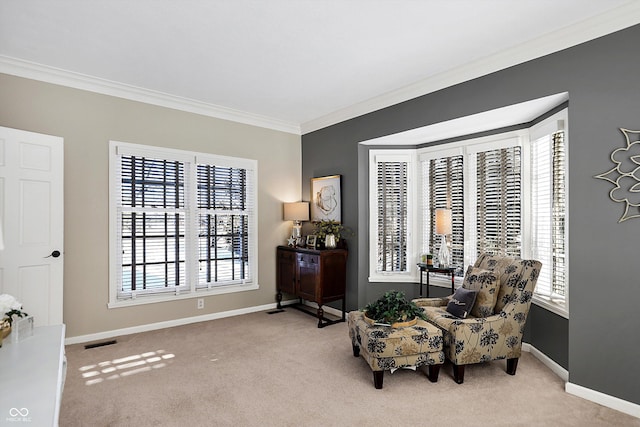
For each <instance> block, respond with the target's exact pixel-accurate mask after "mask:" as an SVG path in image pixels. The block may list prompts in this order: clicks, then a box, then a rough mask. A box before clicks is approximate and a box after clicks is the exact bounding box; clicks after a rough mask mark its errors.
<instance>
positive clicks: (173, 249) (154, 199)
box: [119, 156, 186, 295]
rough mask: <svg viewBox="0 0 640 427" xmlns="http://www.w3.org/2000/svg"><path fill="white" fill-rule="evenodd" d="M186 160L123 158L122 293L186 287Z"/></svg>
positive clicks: (128, 293)
mask: <svg viewBox="0 0 640 427" xmlns="http://www.w3.org/2000/svg"><path fill="white" fill-rule="evenodd" d="M184 169H185V166H184V164H183V163H182V162H178V161H168V160H163V159H150V158H145V157H136V156H122V159H121V200H120V209H121V237H120V238H121V247H122V277H121V286H120V288H119V292H120V294H125V295H135V294H136V293H138V292H147V293H148V292H154V291H156V292H160V291H166V290H171V289H173V290H174V291H175V290H177V289H178V288H179V287H182V286H184V285H185V221H186V212H185V209H184V208H185V199H184V193H185V192H184Z"/></svg>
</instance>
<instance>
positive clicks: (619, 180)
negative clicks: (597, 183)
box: [595, 128, 640, 222]
mask: <svg viewBox="0 0 640 427" xmlns="http://www.w3.org/2000/svg"><path fill="white" fill-rule="evenodd" d="M620 131H622V133H623V134H624V137H625V139H626V140H627V145H626V147H622V148H618V149H616V150H614V151H613V152H612V153H611V161H612V162H613V163H615V166H614V167H613V169H611V170H609V171H607V172H605V173H602V174H600V175H596V176H595V178H598V179H604V180H605V181H609V182H610V183H612V184H613V185H614V188H612V189H611V190H610V191H609V198H610V199H611V200H613V201H614V202H616V203H624V213H623V214H622V216H621V217H620V219H619V220H618V222H622V221H626V220H628V219H631V218H640V192H638V188H640V163H639V162H638V161H637V160H635V159H637V158H638V157H639V156H640V131H635V130H629V129H623V128H620ZM632 134H635V137H633V138H632V137H631V135H632ZM631 139H634V141H633V142H632V141H631Z"/></svg>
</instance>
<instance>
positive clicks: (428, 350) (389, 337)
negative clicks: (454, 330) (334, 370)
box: [347, 311, 444, 389]
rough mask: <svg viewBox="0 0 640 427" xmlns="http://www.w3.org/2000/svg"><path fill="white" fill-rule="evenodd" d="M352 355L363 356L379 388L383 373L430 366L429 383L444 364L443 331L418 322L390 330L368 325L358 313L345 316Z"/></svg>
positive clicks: (386, 327)
mask: <svg viewBox="0 0 640 427" xmlns="http://www.w3.org/2000/svg"><path fill="white" fill-rule="evenodd" d="M347 324H348V327H349V336H350V337H351V344H352V346H353V355H354V356H355V357H358V356H360V355H361V356H362V357H363V358H364V360H366V361H367V363H368V364H369V366H370V367H371V370H372V371H373V383H374V385H375V387H376V388H377V389H380V388H382V381H383V379H384V371H385V370H396V369H398V368H405V367H416V368H418V367H420V366H423V365H428V366H429V380H430V381H431V382H436V381H438V373H439V372H440V366H441V365H442V364H443V363H444V352H443V351H442V332H441V331H440V329H439V328H437V327H436V326H434V325H432V324H430V323H427V322H425V321H424V320H421V319H418V321H417V323H416V324H415V325H413V326H408V327H404V328H392V327H390V326H377V325H371V324H370V323H369V322H367V321H366V320H365V318H364V314H363V313H362V312H361V311H352V312H350V313H349V314H348V316H347Z"/></svg>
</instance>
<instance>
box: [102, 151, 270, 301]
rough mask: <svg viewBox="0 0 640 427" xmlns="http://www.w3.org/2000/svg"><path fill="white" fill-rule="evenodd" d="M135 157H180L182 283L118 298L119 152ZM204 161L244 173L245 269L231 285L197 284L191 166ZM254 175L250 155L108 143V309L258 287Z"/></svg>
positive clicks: (194, 167)
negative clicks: (246, 201)
mask: <svg viewBox="0 0 640 427" xmlns="http://www.w3.org/2000/svg"><path fill="white" fill-rule="evenodd" d="M127 155H135V156H140V157H148V158H152V159H166V160H171V161H180V162H183V163H184V164H185V171H184V181H185V195H184V198H185V208H184V211H185V212H186V217H185V218H186V219H185V244H186V247H185V251H186V253H185V276H186V283H185V285H184V286H180V287H177V288H175V289H172V290H169V291H164V290H163V291H158V292H152V293H144V294H135V293H134V294H133V295H131V296H130V297H128V298H123V297H121V296H119V293H118V287H119V286H120V285H121V283H120V282H121V277H122V249H121V247H120V244H119V242H120V239H119V234H118V233H120V221H121V216H120V214H119V209H120V208H119V205H120V198H121V192H120V188H121V182H122V178H121V172H120V170H121V156H127ZM198 164H208V165H216V166H221V167H233V168H243V169H246V170H247V171H248V172H250V173H249V174H248V176H247V187H248V188H250V189H252V191H248V194H247V197H248V198H249V197H251V198H252V200H250V201H249V204H250V205H251V206H252V209H251V210H250V212H249V215H248V216H249V225H248V228H249V231H248V236H249V238H248V241H249V244H248V252H249V271H248V274H247V276H248V279H247V280H244V281H237V282H233V283H228V284H227V283H225V284H221V285H216V286H210V285H209V286H203V284H199V283H198V280H199V274H198V268H199V266H198V257H199V254H198V215H199V209H198V205H197V165H198ZM257 174H258V162H257V161H256V160H252V159H242V158H236V157H228V156H218V155H213V154H207V153H197V152H192V151H185V150H177V149H170V148H162V147H153V146H146V145H140V144H131V143H127V142H120V141H110V142H109V303H108V304H107V306H108V307H109V308H118V307H128V306H134V305H141V304H150V303H156V302H166V301H174V300H181V299H188V298H196V297H203V296H208V295H219V294H226V293H234V292H242V291H250V290H255V289H258V288H259V284H258V276H257V273H258V256H257V240H258V237H257V236H258V223H257V218H258V212H257V209H258V206H257Z"/></svg>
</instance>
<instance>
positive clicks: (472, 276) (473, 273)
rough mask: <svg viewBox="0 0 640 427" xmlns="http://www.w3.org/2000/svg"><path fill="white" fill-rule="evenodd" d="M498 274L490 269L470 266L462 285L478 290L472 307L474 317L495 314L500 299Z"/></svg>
mask: <svg viewBox="0 0 640 427" xmlns="http://www.w3.org/2000/svg"><path fill="white" fill-rule="evenodd" d="M499 286H500V281H499V280H498V276H497V275H496V274H495V273H494V272H492V271H489V270H483V269H481V268H477V267H472V266H469V268H468V269H467V273H466V274H465V276H464V282H462V287H463V288H465V289H470V290H473V291H476V292H477V293H478V294H477V295H476V302H475V304H474V305H473V308H472V309H471V315H472V316H474V317H487V316H491V315H492V314H493V308H494V307H495V305H496V300H497V299H498V287H499Z"/></svg>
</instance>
